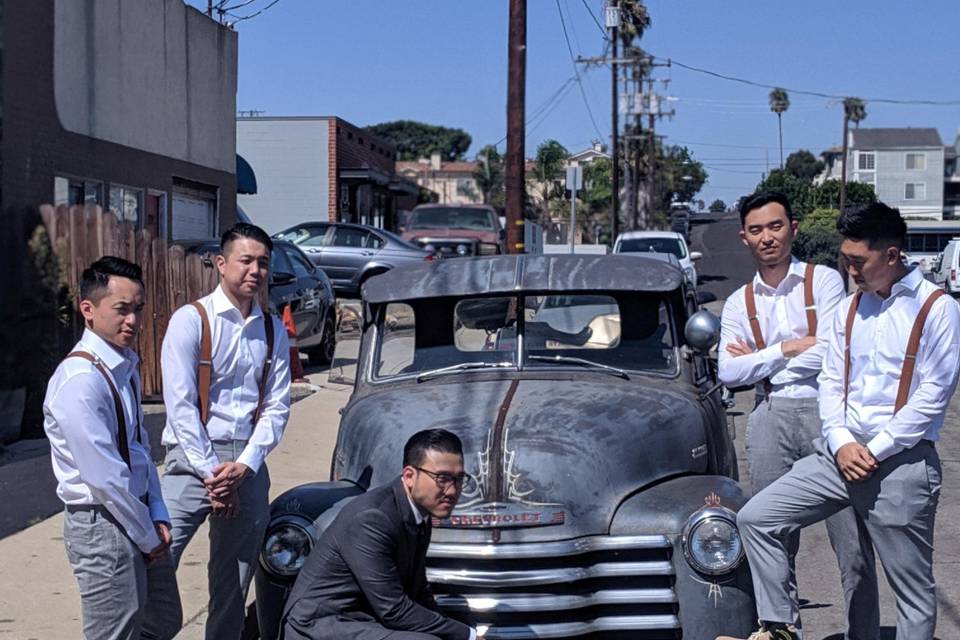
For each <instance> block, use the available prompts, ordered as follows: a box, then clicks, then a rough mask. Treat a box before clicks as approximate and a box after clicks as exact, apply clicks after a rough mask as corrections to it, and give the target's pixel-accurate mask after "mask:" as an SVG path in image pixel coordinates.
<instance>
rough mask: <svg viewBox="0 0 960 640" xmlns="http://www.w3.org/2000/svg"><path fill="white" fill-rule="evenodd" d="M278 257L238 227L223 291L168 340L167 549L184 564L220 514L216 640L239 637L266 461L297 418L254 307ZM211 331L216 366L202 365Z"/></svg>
mask: <svg viewBox="0 0 960 640" xmlns="http://www.w3.org/2000/svg"><path fill="white" fill-rule="evenodd" d="M272 249H273V242H272V241H271V240H270V236H268V235H267V234H266V233H265V232H264V231H263V230H262V229H260V228H259V227H256V226H254V225H251V224H245V223H239V224H237V225H235V226H234V227H233V228H231V229H230V230H228V231H227V232H226V233H225V234H224V235H223V238H222V239H221V242H220V255H218V256H217V257H216V265H217V269H218V270H219V272H220V286H218V287H217V289H216V290H215V291H214V292H213V293H211V294H210V295H208V296H206V297H204V298H201V299H200V300H199V301H198V302H199V305H200V306H201V307H202V309H203V314H201V313H200V309H198V308H197V307H195V306H193V305H186V306H184V307H182V308H180V309H178V310H177V311H176V313H174V314H173V317H172V318H171V319H170V324H169V326H168V327H167V333H166V335H165V336H164V339H163V348H162V352H161V368H162V372H163V399H164V403H165V404H166V408H167V424H166V427H165V428H164V430H163V443H164V445H166V446H167V459H166V469H165V475H164V477H163V491H164V495H165V497H166V501H167V508H168V509H169V510H170V516H171V522H172V523H173V543H172V545H171V548H170V550H171V553H172V554H173V559H174V562H175V563H179V560H180V557H181V555H182V553H183V550H184V547H186V545H187V544H188V543H189V542H190V539H191V538H192V537H193V535H194V533H196V531H197V528H198V527H199V526H200V525H201V524H202V523H203V521H204V520H205V519H206V518H207V516H208V515H211V514H212V515H213V517H212V518H211V520H210V563H209V565H208V572H209V585H210V594H209V595H210V603H209V615H208V618H207V626H206V637H207V638H208V639H209V640H236V639H237V638H239V637H240V634H241V632H242V629H243V621H244V613H245V610H244V606H245V600H246V594H247V589H248V588H249V586H250V580H251V578H252V577H253V574H254V571H255V569H256V563H257V558H258V555H259V552H260V545H261V543H262V541H263V535H264V531H265V529H266V526H267V522H268V520H269V504H268V499H269V497H268V493H269V488H270V477H269V474H268V472H267V466H266V464H265V462H264V460H265V458H266V457H267V454H269V453H270V451H272V450H273V448H274V447H275V446H276V445H277V443H278V442H279V441H280V437H281V436H282V435H283V430H284V427H285V426H286V423H287V418H288V416H289V414H290V358H289V353H290V349H289V343H288V340H287V332H286V331H285V330H284V328H283V325H282V324H281V322H280V321H279V319H277V318H275V317H273V316H271V315H270V314H268V313H266V312H265V311H264V310H263V309H261V307H260V305H259V304H258V302H257V295H258V293H259V292H260V290H261V289H262V288H264V287H266V286H267V278H268V274H269V268H270V253H271V251H272ZM205 322H206V323H208V330H209V333H208V334H207V335H208V337H209V341H210V353H211V356H212V357H211V358H210V360H211V362H204V358H202V357H201V353H202V350H201V340H202V338H203V336H204V329H203V325H204V323H205ZM267 322H270V323H272V331H273V342H274V344H273V349H272V352H271V353H268V348H267V343H268V340H269V339H268V333H269V329H268V327H267V325H266V323H267ZM204 368H206V370H207V371H210V378H209V398H208V399H207V402H204V401H203V400H204V398H203V397H202V395H201V387H202V386H203V379H202V378H203V376H201V375H200V374H198V370H202V369H204ZM211 369H212V371H211ZM204 418H205V419H204Z"/></svg>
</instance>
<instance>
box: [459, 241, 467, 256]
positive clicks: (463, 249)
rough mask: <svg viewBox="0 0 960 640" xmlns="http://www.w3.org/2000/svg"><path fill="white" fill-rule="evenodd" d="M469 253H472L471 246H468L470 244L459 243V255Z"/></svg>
mask: <svg viewBox="0 0 960 640" xmlns="http://www.w3.org/2000/svg"><path fill="white" fill-rule="evenodd" d="M468 253H470V247H468V246H467V245H465V244H458V245H457V255H458V256H465V255H467V254H468Z"/></svg>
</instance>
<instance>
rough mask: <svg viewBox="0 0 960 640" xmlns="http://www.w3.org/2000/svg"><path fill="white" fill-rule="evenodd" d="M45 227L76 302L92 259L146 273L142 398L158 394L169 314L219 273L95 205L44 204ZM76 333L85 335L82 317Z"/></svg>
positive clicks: (141, 341) (141, 347)
mask: <svg viewBox="0 0 960 640" xmlns="http://www.w3.org/2000/svg"><path fill="white" fill-rule="evenodd" d="M40 213H41V215H42V217H43V223H44V226H45V227H46V230H47V234H48V236H49V237H50V242H51V244H52V246H53V249H54V251H55V253H56V255H57V259H58V263H59V266H60V274H61V278H62V280H63V284H64V285H65V286H66V287H68V288H69V291H70V294H71V300H73V302H74V305H75V306H76V303H77V293H78V292H79V283H80V275H81V274H82V273H83V270H84V269H85V268H86V267H87V266H89V265H90V263H92V262H93V261H95V260H97V259H98V258H101V257H103V256H106V255H113V256H117V257H120V258H125V259H127V260H129V261H131V262H135V263H137V264H138V265H140V267H141V268H142V269H143V282H144V285H145V289H146V290H145V299H146V306H145V308H144V314H143V326H142V328H141V331H140V337H139V339H138V348H137V350H138V353H139V355H140V375H141V377H142V379H143V395H144V396H147V397H151V396H159V395H160V393H161V392H162V380H161V376H160V346H161V344H162V343H163V336H164V334H165V333H166V330H167V324H168V323H169V321H170V316H171V315H172V314H173V312H174V311H176V310H177V309H179V308H180V307H181V306H183V305H185V304H187V303H188V302H191V301H193V300H196V299H197V298H200V297H202V296H205V295H207V294H208V293H210V292H211V291H213V290H214V289H215V288H216V286H217V283H218V282H219V274H218V272H217V269H216V267H214V266H213V265H212V264H211V262H210V261H209V260H204V258H203V256H200V255H196V254H191V255H186V254H185V253H184V250H183V247H180V246H177V245H168V244H167V242H166V241H165V240H164V239H163V238H155V237H153V235H152V234H151V233H150V232H149V231H147V230H143V229H141V230H137V229H136V228H135V227H134V225H133V224H132V223H130V222H120V221H118V220H117V217H116V216H115V215H114V214H113V213H112V212H110V211H103V210H102V209H101V208H100V207H99V206H95V205H77V206H72V207H67V206H63V205H61V206H58V207H53V206H51V205H43V206H41V207H40ZM73 316H74V318H75V320H74V321H75V322H76V325H75V333H77V334H78V335H79V333H80V332H81V331H82V323H81V320H80V318H79V316H78V314H73Z"/></svg>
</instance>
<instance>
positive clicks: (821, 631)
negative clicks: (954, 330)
mask: <svg viewBox="0 0 960 640" xmlns="http://www.w3.org/2000/svg"><path fill="white" fill-rule="evenodd" d="M738 231H739V220H738V219H736V218H731V219H725V220H720V221H717V222H712V223H709V224H702V225H696V226H695V227H694V228H693V231H692V236H691V244H692V246H691V250H693V251H700V252H702V253H703V259H702V260H701V261H700V262H699V263H698V264H697V273H698V277H699V279H700V282H701V288H702V289H703V290H705V291H709V292H712V293H714V294H716V295H717V297H718V298H720V299H724V298H726V297H727V296H728V295H730V294H731V293H732V292H733V291H735V290H736V289H737V288H738V287H740V286H741V285H743V284H744V283H746V282H747V280H748V279H749V278H751V277H753V274H754V271H755V270H754V267H753V263H752V261H751V259H750V256H749V254H748V253H747V250H746V248H745V247H744V246H743V244H742V243H741V242H740V239H739V237H738V235H737V232H738ZM736 399H737V405H736V407H735V408H734V409H733V410H732V411H731V414H732V415H733V418H734V423H735V425H736V433H737V440H736V445H737V455H738V456H739V462H740V479H741V482H743V483H744V484H745V485H746V484H748V473H749V472H748V470H747V466H746V454H745V452H744V448H743V447H744V431H745V429H746V417H747V413H748V412H749V411H750V410H751V409H752V408H753V394H752V392H748V393H739V394H737V398H736ZM958 434H960V399H958V396H954V398H953V400H952V402H951V403H950V410H949V412H948V414H947V419H946V423H945V425H944V429H943V431H942V432H941V434H940V436H941V440H940V442H939V443H937V450H938V452H939V454H940V460H941V462H942V464H943V488H942V490H941V494H940V506H939V509H938V511H937V523H936V531H935V533H934V536H935V542H934V545H935V551H934V572H935V576H936V580H937V599H938V602H939V621H938V624H937V638H940V639H941V640H955V639H957V638H960V571H958V569H960V546H958V545H957V543H956V537H955V532H956V531H957V530H958V527H960V497H958V496H960V439H958ZM879 560H880V561H881V562H882V560H883V559H882V558H879ZM797 576H798V584H799V591H800V597H801V616H802V618H803V627H804V637H805V638H807V639H808V640H842V639H843V632H844V631H845V630H846V621H845V612H844V607H843V594H842V592H841V590H840V574H839V572H838V570H837V564H836V558H835V557H834V555H833V551H832V549H831V548H830V541H829V539H828V537H827V532H826V529H825V528H824V527H823V525H822V524H819V525H815V526H813V527H810V528H809V529H807V530H804V532H803V534H802V535H801V538H800V553H799V555H798V557H797ZM880 595H881V607H882V608H881V625H882V635H881V638H882V640H893V639H894V638H895V630H894V624H895V622H896V604H895V601H894V598H893V593H892V592H891V590H890V587H889V586H888V585H887V584H886V582H885V580H884V579H883V578H882V577H881V594H880Z"/></svg>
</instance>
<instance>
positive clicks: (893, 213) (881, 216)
mask: <svg viewBox="0 0 960 640" xmlns="http://www.w3.org/2000/svg"><path fill="white" fill-rule="evenodd" d="M837 232H838V233H839V234H840V235H841V236H843V237H844V238H845V239H848V240H856V241H866V243H867V244H868V245H870V248H871V249H880V248H883V247H884V246H890V245H894V246H896V247H897V248H898V249H899V248H902V247H903V245H904V244H905V243H906V239H907V223H906V222H904V221H903V217H901V215H900V210H899V209H894V208H893V207H888V206H887V205H885V204H883V203H882V202H874V203H872V204H868V205H865V206H862V207H857V208H855V209H847V210H846V211H844V212H843V213H841V214H840V217H839V218H838V219H837Z"/></svg>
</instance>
